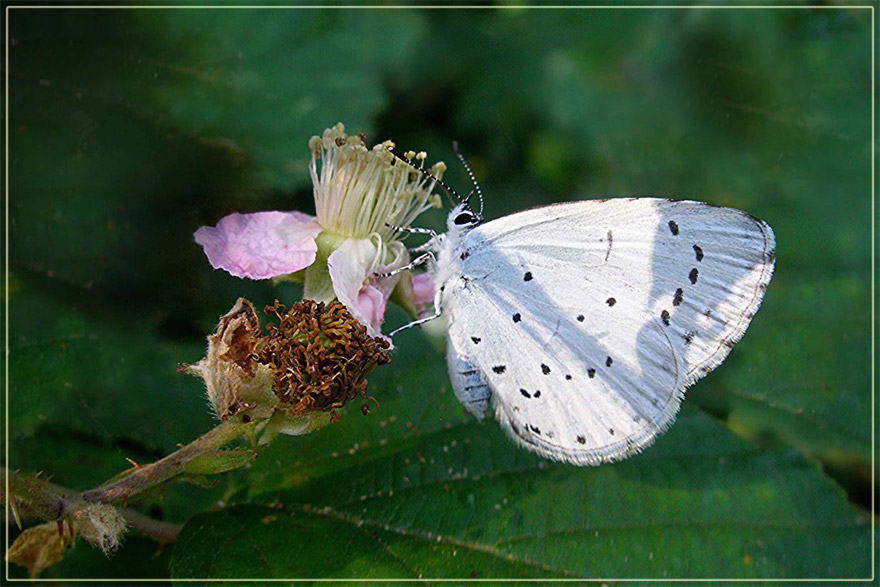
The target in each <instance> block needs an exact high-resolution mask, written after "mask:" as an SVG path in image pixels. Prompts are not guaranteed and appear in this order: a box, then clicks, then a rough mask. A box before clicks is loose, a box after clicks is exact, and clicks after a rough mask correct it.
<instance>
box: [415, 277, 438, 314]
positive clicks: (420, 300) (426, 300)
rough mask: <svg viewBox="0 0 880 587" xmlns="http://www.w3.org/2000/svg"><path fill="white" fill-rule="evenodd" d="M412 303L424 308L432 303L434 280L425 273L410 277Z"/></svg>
mask: <svg viewBox="0 0 880 587" xmlns="http://www.w3.org/2000/svg"><path fill="white" fill-rule="evenodd" d="M412 288H413V303H414V304H415V305H416V306H426V305H428V304H430V303H432V302H433V301H434V278H433V277H431V276H430V275H429V274H427V273H418V274H416V275H413V276H412Z"/></svg>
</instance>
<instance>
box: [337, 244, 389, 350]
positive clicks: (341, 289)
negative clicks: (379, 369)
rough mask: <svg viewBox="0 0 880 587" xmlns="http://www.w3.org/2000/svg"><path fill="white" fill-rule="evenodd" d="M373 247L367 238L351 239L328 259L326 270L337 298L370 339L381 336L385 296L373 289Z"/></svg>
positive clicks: (374, 251)
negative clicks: (365, 329) (363, 328)
mask: <svg viewBox="0 0 880 587" xmlns="http://www.w3.org/2000/svg"><path fill="white" fill-rule="evenodd" d="M375 260H376V245H374V244H373V242H372V241H371V240H370V239H366V238H350V239H347V240H345V241H344V242H343V243H342V244H341V245H340V246H339V248H337V249H336V250H335V251H333V252H332V253H330V256H329V257H327V268H328V270H329V272H330V280H331V281H332V282H333V291H334V292H336V299H338V300H339V301H340V302H342V303H343V304H345V307H346V308H348V311H349V312H351V315H352V316H354V317H355V319H357V321H358V322H360V323H361V324H363V325H364V326H366V327H367V332H368V333H369V334H370V336H381V331H380V330H379V327H380V326H381V324H382V317H383V316H384V315H385V304H386V302H387V301H388V295H387V294H385V293H383V292H382V291H380V290H379V289H378V288H377V287H374V286H373V284H372V283H371V282H372V281H373V267H374V266H375Z"/></svg>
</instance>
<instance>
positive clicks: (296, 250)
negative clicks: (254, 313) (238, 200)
mask: <svg viewBox="0 0 880 587" xmlns="http://www.w3.org/2000/svg"><path fill="white" fill-rule="evenodd" d="M320 232H321V227H320V226H318V223H317V222H316V221H315V219H314V218H313V217H312V216H309V215H308V214H303V213H301V212H255V213H253V214H238V213H234V214H230V215H228V216H224V217H223V218H221V219H220V222H218V223H217V226H203V227H201V228H200V229H198V230H197V231H196V233H195V239H196V242H197V243H199V244H200V245H202V247H203V248H204V250H205V255H207V256H208V261H210V262H211V265H212V266H213V267H214V268H215V269H223V270H225V271H228V272H229V273H231V274H232V275H235V276H236V277H247V278H250V279H268V278H270V277H276V276H278V275H286V274H288V273H293V272H295V271H299V270H300V269H303V268H304V267H308V266H309V265H311V264H312V263H314V262H315V253H316V251H317V250H318V246H317V245H316V244H315V237H317V236H318V233H320Z"/></svg>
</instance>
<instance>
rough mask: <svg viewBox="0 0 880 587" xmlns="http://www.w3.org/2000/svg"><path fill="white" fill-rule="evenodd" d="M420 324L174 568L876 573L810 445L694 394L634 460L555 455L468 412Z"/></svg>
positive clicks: (196, 532)
mask: <svg viewBox="0 0 880 587" xmlns="http://www.w3.org/2000/svg"><path fill="white" fill-rule="evenodd" d="M417 336H418V335H415V333H413V335H412V336H410V337H408V338H407V339H406V340H405V345H404V343H403V342H401V341H403V340H404V339H401V341H399V343H400V344H401V347H399V349H398V351H396V353H397V356H395V360H394V362H393V363H392V364H391V365H390V366H389V367H387V368H383V369H382V370H380V371H379V372H377V373H376V374H375V375H374V376H373V378H372V380H371V383H372V386H371V390H370V393H371V394H372V395H375V396H376V397H377V399H378V400H379V402H380V404H381V407H380V409H379V411H378V412H377V413H375V414H370V415H368V416H362V415H361V414H360V413H359V412H358V410H357V409H356V408H355V409H351V407H350V408H349V409H347V410H346V412H345V414H344V416H343V418H342V420H341V421H340V422H339V423H338V424H335V425H331V426H328V427H326V428H324V429H322V430H320V431H318V432H316V433H313V434H310V435H308V436H304V437H298V438H284V439H279V440H277V441H276V442H275V443H274V444H273V445H272V446H270V447H269V448H268V449H267V450H266V452H265V453H264V454H263V455H261V457H260V458H259V459H258V460H257V461H256V462H255V463H254V465H253V466H252V467H251V469H250V471H249V474H248V480H247V483H246V485H244V486H243V487H242V489H241V491H240V493H239V494H238V498H237V499H239V500H247V501H248V502H251V504H252V505H247V506H241V507H233V508H229V509H226V510H223V511H221V512H215V513H205V514H200V515H199V516H197V517H196V518H194V519H193V520H191V521H190V522H189V523H188V524H187V525H186V527H185V528H184V531H183V533H182V534H181V539H180V542H179V543H178V544H177V546H176V547H175V552H174V562H173V567H172V569H173V571H172V572H173V574H174V576H175V577H177V578H224V577H228V578H233V577H253V576H262V577H275V578H294V577H301V578H309V577H311V578H321V577H334V578H344V577H348V578H356V577H362V576H364V573H365V570H364V569H365V567H362V566H361V565H362V564H363V563H364V561H369V564H368V565H367V567H368V568H370V569H372V570H371V571H370V574H369V575H367V576H370V577H375V578H381V577H386V578H388V577H400V576H404V577H409V578H417V577H420V576H421V577H425V578H431V577H435V578H463V579H464V578H469V577H471V576H472V573H475V575H473V576H477V577H483V578H487V577H543V576H555V577H610V578H613V577H631V578H633V577H663V576H668V577H704V578H713V577H743V578H745V577H798V576H800V577H817V576H818V577H842V576H857V575H860V576H864V575H866V574H868V573H869V570H870V556H869V555H870V552H869V551H870V547H869V545H870V524H869V522H868V520H867V519H866V518H863V517H861V516H860V515H859V514H858V513H857V512H856V511H855V510H854V509H853V508H852V507H851V506H849V504H847V502H846V499H845V496H844V495H843V492H842V491H841V490H840V489H839V488H838V487H836V486H835V485H834V484H833V483H831V482H830V481H828V480H827V479H826V478H824V477H823V476H822V474H821V471H820V470H819V469H818V468H817V467H816V466H815V464H813V463H810V462H808V461H806V460H804V459H803V458H802V457H800V456H798V455H796V454H794V453H792V452H790V451H778V450H777V451H762V450H757V449H755V448H754V446H753V445H751V444H750V443H748V442H746V441H744V440H741V439H738V438H737V437H735V436H734V435H733V434H731V433H730V432H727V431H725V430H724V428H723V427H722V426H721V425H720V424H719V423H717V422H716V421H714V420H712V419H711V418H709V417H707V416H705V415H704V414H702V413H701V412H699V411H698V410H696V409H693V407H692V406H690V407H687V408H686V409H685V410H684V411H683V413H682V415H681V417H680V418H679V422H677V423H676V424H675V426H674V427H673V428H672V429H671V430H670V431H669V432H668V433H667V434H666V435H665V436H663V437H661V438H660V440H659V441H658V442H657V444H656V445H655V446H653V447H651V448H649V449H647V450H646V451H645V452H644V453H643V454H641V455H639V456H637V457H634V458H632V459H629V460H627V461H624V462H621V463H618V464H614V465H603V466H600V467H596V468H577V467H572V466H567V465H560V464H554V463H551V462H548V461H545V460H542V459H540V458H539V457H537V456H535V455H533V454H531V453H529V452H527V451H525V450H522V449H519V448H517V447H516V446H515V445H514V443H513V442H512V441H511V440H510V439H509V438H507V437H506V436H505V435H504V434H503V433H502V432H501V430H500V429H499V427H498V426H497V425H496V424H494V423H486V424H480V423H478V422H476V421H474V420H473V419H472V418H470V417H469V416H466V415H464V414H463V413H462V409H461V407H460V405H458V403H457V401H456V400H455V398H454V397H453V396H452V394H451V393H450V392H449V391H448V390H446V391H444V387H445V383H441V382H439V381H436V379H435V378H436V375H432V374H433V373H436V368H435V366H436V362H437V361H438V360H440V357H439V356H438V355H437V354H435V353H434V351H431V350H430V349H429V347H428V345H427V344H426V343H425V342H423V341H419V340H418V339H417ZM432 379H434V380H433V381H432ZM438 387H439V391H437V389H438ZM322 533H327V534H328V535H331V534H332V537H333V538H332V540H330V541H327V542H319V543H318V544H313V542H314V540H313V539H312V538H311V537H313V536H320V535H321V534H322ZM292 537H296V538H292ZM281 540H297V541H299V540H302V544H304V545H308V547H306V546H304V547H303V548H298V549H290V548H281V547H280V546H279V544H280V541H281ZM340 545H341V546H342V548H340ZM256 573H260V574H259V575H257V574H256Z"/></svg>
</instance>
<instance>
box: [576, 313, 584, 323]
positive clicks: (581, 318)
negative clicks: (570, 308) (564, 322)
mask: <svg viewBox="0 0 880 587" xmlns="http://www.w3.org/2000/svg"><path fill="white" fill-rule="evenodd" d="M577 321H578V322H583V321H584V315H583V314H578V317H577Z"/></svg>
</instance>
